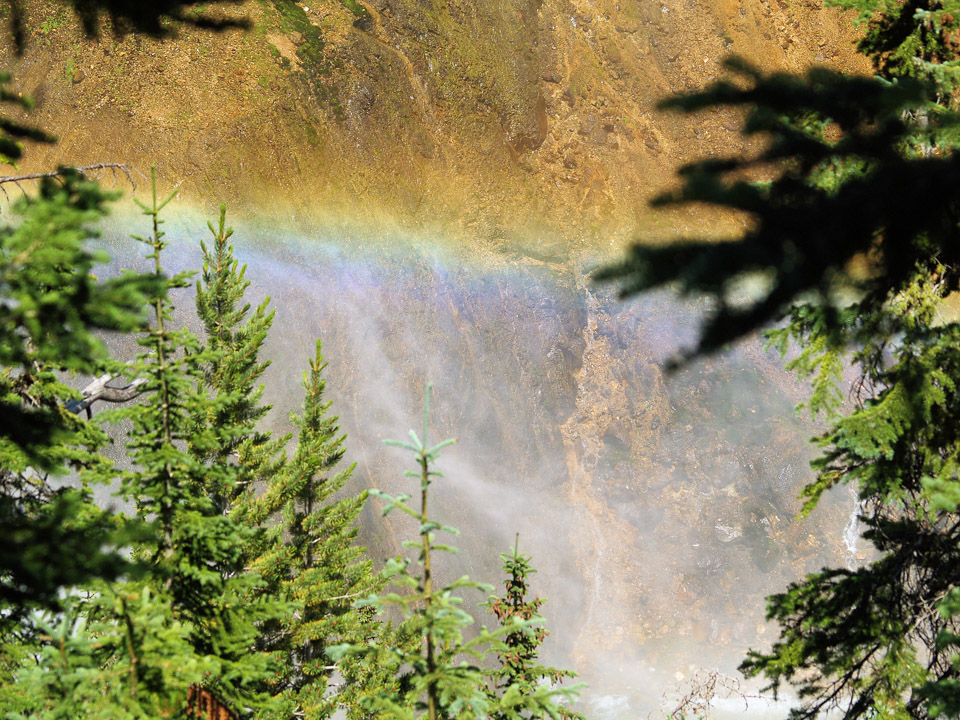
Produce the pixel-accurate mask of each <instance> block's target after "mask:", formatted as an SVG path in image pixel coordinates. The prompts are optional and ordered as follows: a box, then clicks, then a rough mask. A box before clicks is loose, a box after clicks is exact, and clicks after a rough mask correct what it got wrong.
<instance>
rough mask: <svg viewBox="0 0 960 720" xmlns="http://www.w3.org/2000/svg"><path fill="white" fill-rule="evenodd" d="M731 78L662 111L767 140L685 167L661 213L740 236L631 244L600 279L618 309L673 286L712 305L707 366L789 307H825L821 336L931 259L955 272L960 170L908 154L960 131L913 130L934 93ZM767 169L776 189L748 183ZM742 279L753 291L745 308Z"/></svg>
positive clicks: (943, 121)
mask: <svg viewBox="0 0 960 720" xmlns="http://www.w3.org/2000/svg"><path fill="white" fill-rule="evenodd" d="M727 67H728V69H729V70H730V71H731V72H732V73H734V75H735V76H736V82H734V81H732V80H731V81H722V82H718V83H715V84H714V85H712V86H711V87H709V88H707V89H706V90H705V91H703V92H700V93H694V94H691V95H687V96H683V97H679V98H673V99H671V100H669V101H667V102H665V103H664V107H667V108H674V109H679V110H683V111H686V112H692V111H696V110H702V109H705V108H709V107H713V106H715V105H723V106H729V107H734V108H740V109H744V110H746V113H747V115H746V120H745V125H744V133H745V134H747V135H755V134H761V135H762V136H764V137H766V138H767V140H768V142H767V143H766V144H765V149H764V151H763V152H762V153H760V154H759V156H758V157H756V158H725V159H709V160H704V161H700V162H697V163H694V164H692V165H688V166H686V167H684V168H683V169H682V170H681V172H680V174H681V177H682V179H683V187H682V189H681V190H680V191H678V192H676V193H670V194H667V195H664V196H662V197H660V198H659V199H658V200H657V201H656V203H657V204H659V205H673V204H682V203H694V202H696V203H707V204H711V205H714V206H718V207H720V208H724V209H727V210H731V211H736V212H738V213H743V214H745V215H746V216H748V217H749V220H750V221H749V223H748V227H749V229H748V230H747V231H746V232H745V233H744V234H743V235H742V236H741V237H740V238H737V239H736V240H735V241H732V242H716V241H715V240H700V239H692V238H683V239H681V240H679V241H677V242H674V243H671V244H663V245H660V244H658V245H652V246H651V245H647V244H638V245H636V246H634V247H633V248H632V249H631V251H630V254H629V256H628V257H627V258H626V259H625V260H624V261H623V262H622V263H620V264H619V265H616V266H613V267H609V268H605V269H603V270H601V271H600V272H599V273H598V274H597V278H598V279H601V280H617V281H618V282H620V283H621V294H622V295H623V296H630V295H633V294H636V293H638V292H642V291H645V290H648V289H651V288H654V287H659V286H663V285H667V284H676V285H677V286H678V287H679V289H680V291H681V292H682V293H684V294H690V295H700V294H703V295H706V296H708V297H710V298H712V300H713V303H714V310H713V311H712V313H711V315H710V316H709V317H708V318H707V321H706V325H705V327H704V329H703V332H702V333H701V337H700V343H699V345H698V347H697V348H696V349H695V350H694V351H693V352H694V353H707V352H713V351H715V350H717V349H720V348H722V347H723V346H724V345H726V344H727V343H729V342H731V341H733V340H735V339H737V338H740V337H742V336H743V335H745V334H747V333H749V332H751V331H754V330H756V329H758V328H760V327H761V326H763V325H764V324H766V323H769V322H771V321H773V320H776V319H778V318H779V317H781V316H782V315H783V314H785V313H786V312H787V311H788V310H789V308H790V307H791V305H792V304H794V303H796V302H798V301H799V302H810V301H811V300H815V302H816V303H817V304H819V305H821V306H823V307H824V308H825V310H824V313H823V314H822V315H821V317H820V318H818V322H821V323H825V324H827V325H830V326H836V325H837V324H838V323H839V322H840V318H838V317H837V315H838V314H839V312H840V309H842V307H843V306H845V305H847V304H848V303H849V300H850V297H851V296H859V297H861V298H862V299H861V300H860V309H861V311H868V312H872V311H873V310H875V309H877V308H879V307H881V306H882V305H883V304H884V303H885V302H886V301H887V299H888V298H890V297H892V296H895V295H897V294H898V293H900V292H904V291H906V290H907V289H908V288H909V286H910V283H911V281H912V279H913V277H914V272H915V270H916V268H917V266H918V264H920V265H925V264H928V263H929V262H930V261H931V258H932V254H933V252H934V249H935V252H936V254H937V260H938V261H939V262H940V263H942V264H943V265H945V266H947V267H953V266H954V265H955V264H956V263H957V262H958V261H960V256H958V255H957V252H958V250H957V248H960V242H957V240H958V225H957V221H958V218H960V216H958V214H957V211H958V207H957V202H956V193H955V188H956V187H957V184H958V183H960V162H958V160H957V158H956V157H955V156H954V155H953V154H950V153H944V154H942V155H927V154H924V153H922V152H917V150H918V149H922V148H923V147H926V146H927V145H929V144H930V143H932V142H934V141H937V142H939V143H940V144H941V145H943V144H946V145H947V146H949V144H950V143H952V142H953V138H954V137H955V135H956V128H957V120H958V118H957V117H956V116H954V115H953V114H951V113H946V112H942V113H940V114H939V115H935V116H933V115H931V116H929V117H928V119H927V122H926V123H925V125H924V126H923V127H921V126H920V125H918V124H917V123H914V122H911V121H910V117H911V116H910V114H909V113H910V112H913V111H917V110H921V109H926V108H928V107H930V102H929V101H930V100H931V99H932V98H933V97H934V96H935V89H934V88H932V87H930V86H928V85H923V84H921V83H919V82H915V81H910V80H903V81H901V82H899V83H896V84H889V83H885V82H883V81H880V80H876V79H871V78H856V77H853V78H851V77H847V76H844V75H841V74H839V73H836V72H833V71H829V70H824V69H814V70H811V71H809V72H808V74H807V75H806V76H805V77H803V78H800V77H796V76H791V75H778V74H775V75H764V74H762V73H760V72H759V71H757V70H755V69H753V68H751V67H749V66H747V65H746V64H744V63H743V62H742V61H728V63H727ZM828 129H829V132H826V131H827V130H828ZM769 167H776V168H778V170H777V175H776V177H775V178H774V179H772V180H769V181H766V182H762V183H758V182H749V181H748V180H744V179H743V178H744V177H747V178H749V177H756V176H757V175H758V174H759V173H761V172H764V168H769ZM767 172H768V171H767ZM881 238H882V240H881ZM745 278H751V279H753V280H755V281H756V282H755V285H756V287H757V289H756V293H755V294H754V296H753V297H749V298H746V299H744V298H743V293H742V291H741V288H742V283H743V280H744V279H745ZM945 281H946V283H947V286H948V290H953V289H956V288H957V278H956V277H955V276H954V275H953V274H949V275H947V276H946V277H945ZM828 309H829V312H828V311H827V310H828Z"/></svg>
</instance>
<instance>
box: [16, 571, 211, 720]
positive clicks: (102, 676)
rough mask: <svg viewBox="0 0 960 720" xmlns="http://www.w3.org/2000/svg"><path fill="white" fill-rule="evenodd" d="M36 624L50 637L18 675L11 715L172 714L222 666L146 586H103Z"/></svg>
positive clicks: (57, 718)
mask: <svg viewBox="0 0 960 720" xmlns="http://www.w3.org/2000/svg"><path fill="white" fill-rule="evenodd" d="M35 622H36V628H37V630H38V631H39V632H40V633H41V635H42V637H43V640H44V642H43V644H42V645H41V646H40V648H39V649H38V651H37V656H36V661H35V662H29V663H24V665H23V666H22V669H21V671H20V673H19V675H18V677H17V687H18V688H19V690H20V696H19V698H18V699H17V705H19V707H16V706H13V707H16V710H13V711H12V712H10V714H8V715H7V716H6V717H8V718H9V719H10V720H22V719H25V718H42V719H43V720H67V719H68V718H69V719H71V720H72V719H73V718H79V717H82V718H102V719H103V720H107V719H108V718H109V719H111V720H112V719H114V718H119V719H124V720H126V719H130V720H133V719H134V718H136V719H138V720H139V719H141V718H162V717H171V716H173V715H174V714H175V713H177V712H178V711H179V710H180V708H181V707H182V706H183V700H184V697H185V696H186V694H187V689H188V687H189V686H190V685H191V684H193V683H198V682H200V681H201V680H202V679H203V676H204V675H205V674H206V673H208V672H210V671H212V670H213V669H214V668H215V665H214V663H212V662H211V661H210V660H209V659H207V660H205V659H202V658H199V657H197V656H196V655H195V654H194V653H193V652H192V648H191V646H190V643H189V638H188V635H189V633H188V629H187V627H186V626H184V624H183V623H182V622H180V621H179V620H178V619H177V618H176V617H175V616H173V615H172V614H171V606H170V603H169V602H168V601H167V600H165V599H163V598H161V597H158V596H157V595H155V594H154V593H153V592H151V590H150V589H149V588H148V587H145V586H140V587H139V591H137V586H136V585H130V586H127V587H123V588H122V589H120V590H119V592H118V591H116V590H115V589H112V588H110V586H108V585H101V586H98V587H97V590H96V591H95V594H93V595H92V596H90V597H89V598H88V599H86V600H80V599H77V598H75V599H73V600H72V601H71V602H70V603H69V604H68V605H67V607H66V608H65V609H64V611H63V612H62V613H60V614H58V615H57V616H47V617H41V618H37V619H36V620H35ZM7 709H8V710H12V708H11V706H7Z"/></svg>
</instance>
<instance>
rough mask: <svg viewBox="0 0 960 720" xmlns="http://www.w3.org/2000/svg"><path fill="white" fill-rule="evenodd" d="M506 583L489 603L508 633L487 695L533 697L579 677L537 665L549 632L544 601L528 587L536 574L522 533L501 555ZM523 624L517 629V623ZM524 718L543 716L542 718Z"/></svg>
mask: <svg viewBox="0 0 960 720" xmlns="http://www.w3.org/2000/svg"><path fill="white" fill-rule="evenodd" d="M500 559H501V560H502V561H503V572H504V573H505V574H506V576H507V577H506V580H504V594H503V595H502V596H500V597H491V598H490V600H489V602H488V603H487V604H488V606H489V608H490V612H491V613H493V614H494V615H495V616H496V618H497V620H498V621H499V623H500V626H501V627H503V628H505V629H506V630H507V632H506V635H505V636H504V637H503V639H502V641H501V642H502V645H501V647H500V648H498V649H497V651H496V653H497V660H498V661H499V663H500V666H499V667H498V668H497V669H496V670H494V671H493V672H492V673H490V677H489V681H488V692H490V693H491V694H492V695H493V696H496V695H497V694H499V693H501V692H503V691H505V690H507V689H509V688H510V687H511V686H513V687H516V688H518V689H519V690H520V692H522V693H524V694H533V693H536V692H537V690H538V689H539V688H541V687H543V686H557V685H559V684H560V683H561V682H562V681H563V679H564V678H573V677H576V673H574V672H571V671H569V670H558V669H557V668H554V667H547V666H544V665H541V664H540V663H538V662H537V658H538V656H539V654H540V646H541V645H542V644H543V641H544V640H545V639H546V637H547V634H548V632H547V630H546V628H544V627H543V626H542V625H540V624H533V623H542V622H543V618H542V616H541V615H540V607H541V605H543V603H544V599H543V598H539V597H536V596H534V597H533V598H530V597H529V596H528V594H529V588H528V586H527V577H528V576H529V575H531V574H533V573H535V572H536V570H535V569H534V567H533V564H532V562H531V559H530V556H529V555H527V554H526V553H521V552H520V534H519V533H518V534H517V541H516V543H515V544H514V546H513V552H512V553H501V554H500ZM517 620H519V621H521V622H522V623H524V624H523V625H521V626H519V627H514V622H515V621H517ZM557 712H558V714H559V715H560V717H563V718H574V719H576V720H583V716H582V715H580V714H579V713H576V712H573V711H572V710H570V709H569V708H567V707H565V706H563V705H559V706H558V707H557ZM492 717H494V718H496V719H497V720H500V719H501V718H504V717H506V716H505V715H503V714H498V715H493V716H492ZM524 717H543V715H542V714H541V715H538V716H533V715H525V716H524Z"/></svg>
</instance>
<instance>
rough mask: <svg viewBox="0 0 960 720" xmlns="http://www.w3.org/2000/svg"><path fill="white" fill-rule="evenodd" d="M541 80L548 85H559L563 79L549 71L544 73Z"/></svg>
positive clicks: (558, 74)
mask: <svg viewBox="0 0 960 720" xmlns="http://www.w3.org/2000/svg"><path fill="white" fill-rule="evenodd" d="M540 79H541V80H543V81H544V82H548V83H559V82H560V80H561V79H562V78H561V77H560V73H557V72H552V71H549V72H545V73H543V74H542V75H541V76H540Z"/></svg>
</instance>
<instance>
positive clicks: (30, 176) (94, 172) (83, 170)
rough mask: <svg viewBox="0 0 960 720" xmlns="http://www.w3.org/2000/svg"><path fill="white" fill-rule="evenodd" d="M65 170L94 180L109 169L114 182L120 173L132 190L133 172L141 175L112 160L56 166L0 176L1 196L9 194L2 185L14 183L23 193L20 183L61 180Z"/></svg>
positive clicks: (6, 196) (24, 191)
mask: <svg viewBox="0 0 960 720" xmlns="http://www.w3.org/2000/svg"><path fill="white" fill-rule="evenodd" d="M66 170H75V171H77V172H78V173H80V174H81V175H82V176H83V177H85V178H88V179H89V178H91V177H92V178H93V179H96V180H99V179H100V175H102V174H103V172H104V171H107V170H109V171H110V172H111V173H112V174H113V179H114V182H116V180H117V178H118V177H119V175H120V174H121V173H122V174H123V175H125V176H126V178H127V181H128V182H129V183H130V186H131V187H132V188H133V189H134V190H136V189H137V181H136V180H135V179H134V177H133V175H134V173H136V174H137V175H140V176H141V177H143V174H142V173H141V172H140V171H139V170H137V169H136V168H135V167H133V166H132V165H128V164H126V163H114V162H104V163H94V164H92V165H78V166H76V167H70V168H58V169H56V170H50V171H49V172H41V173H26V174H23V175H5V176H0V192H2V193H3V196H4V197H5V198H7V199H8V200H9V199H10V196H9V195H8V194H7V190H6V188H5V187H4V186H5V185H16V186H17V188H19V190H20V192H21V193H23V194H24V195H25V194H26V190H24V188H23V185H21V184H20V183H22V182H27V181H34V182H36V181H37V180H43V179H44V178H52V179H54V180H61V178H62V177H63V175H64V171H66Z"/></svg>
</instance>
